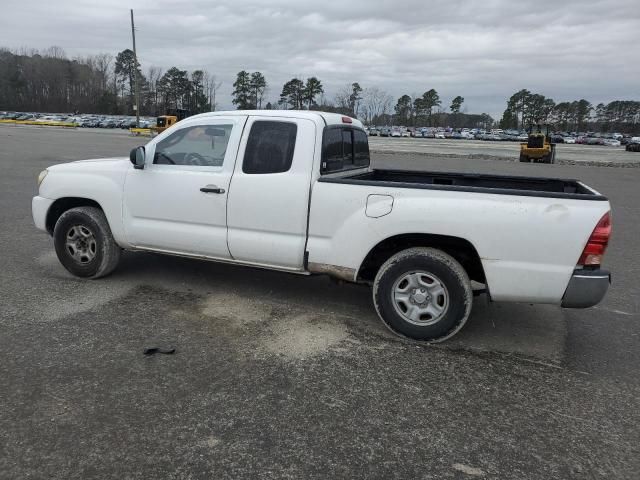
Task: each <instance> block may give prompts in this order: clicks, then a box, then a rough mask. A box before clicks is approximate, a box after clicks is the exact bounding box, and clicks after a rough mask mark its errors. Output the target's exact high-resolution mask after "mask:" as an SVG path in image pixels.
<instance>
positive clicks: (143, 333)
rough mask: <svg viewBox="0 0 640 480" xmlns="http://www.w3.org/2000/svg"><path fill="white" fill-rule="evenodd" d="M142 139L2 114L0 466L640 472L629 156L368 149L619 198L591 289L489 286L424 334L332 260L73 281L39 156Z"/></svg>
mask: <svg viewBox="0 0 640 480" xmlns="http://www.w3.org/2000/svg"><path fill="white" fill-rule="evenodd" d="M394 140H395V139H394ZM404 140H413V139H404ZM144 142H145V139H142V138H137V137H131V136H129V135H128V134H127V133H126V132H117V131H115V132H114V131H111V132H102V131H92V130H58V129H47V128H37V127H7V126H4V127H0V168H1V172H2V173H0V206H1V207H2V208H0V247H1V248H2V250H1V252H2V257H1V258H2V275H1V276H0V392H2V394H0V478H2V479H5V478H6V479H23V478H34V479H36V478H37V479H39V478H43V479H44V478H60V479H75V478H78V479H90V478H100V479H104V478H170V479H173V478H175V479H183V478H191V479H200V478H203V479H204V478H207V479H210V478H216V479H217V478H234V479H235V478H292V479H293V478H295V479H298V478H382V479H388V478H412V479H413V478H424V479H440V478H445V479H467V478H495V479H510V478H513V479H552V478H557V479H573V478H575V479H583V478H590V479H591V478H606V479H636V478H640V414H639V413H638V410H639V407H640V400H639V394H640V376H639V375H638V371H639V368H640V353H639V351H640V350H639V348H638V347H639V346H640V327H639V326H638V320H640V300H639V299H638V291H639V288H638V287H639V283H640V282H639V281H638V279H637V274H636V272H638V271H639V270H640V246H639V245H638V242H637V239H638V238H640V222H639V219H640V215H639V213H640V189H639V188H638V182H639V180H640V170H638V169H635V168H614V167H590V166H571V165H525V164H520V163H518V162H510V161H505V159H506V157H505V159H502V160H495V159H483V158H482V157H476V158H469V156H468V155H467V154H460V155H439V154H438V152H437V151H435V152H429V149H428V148H427V147H425V148H424V151H418V152H415V151H410V152H400V153H390V152H388V151H384V152H379V153H375V154H374V164H375V165H376V166H384V167H386V168H403V169H423V170H439V171H447V170H449V171H476V172H493V173H506V174H516V175H518V174H522V175H534V176H535V175H540V176H553V177H570V178H579V179H581V180H583V181H585V182H586V183H587V184H589V185H590V186H592V187H594V188H596V189H597V190H599V191H600V192H602V193H603V194H605V195H607V196H608V197H609V198H610V200H611V203H612V206H613V223H614V234H613V238H612V241H611V245H610V248H609V252H608V254H607V256H606V261H605V263H606V266H607V267H608V268H609V269H611V271H612V272H613V285H612V287H611V289H610V291H609V293H608V295H607V297H606V299H605V300H604V302H603V303H602V304H600V305H599V306H597V307H596V308H593V309H588V310H579V311H578V310H573V311H572V310H561V309H559V308H555V307H552V306H532V305H524V304H509V305H507V304H492V303H489V302H488V301H487V299H486V298H484V297H482V296H481V297H477V298H476V299H475V304H474V310H473V314H472V317H471V319H470V320H469V322H468V324H467V325H466V326H465V328H464V329H463V331H462V332H461V333H460V334H459V335H458V336H456V337H455V338H454V339H452V341H450V342H447V343H445V344H442V345H439V346H425V345H419V344H415V343H413V342H409V341H404V340H402V339H400V338H397V337H395V336H393V335H391V334H390V333H389V332H388V331H387V330H386V329H385V328H384V326H383V325H382V324H381V322H380V321H379V320H378V319H377V317H376V315H375V312H374V310H373V307H372V305H371V299H370V297H371V293H370V290H369V289H368V288H367V287H364V286H358V285H341V284H337V283H334V282H332V281H330V280H329V279H327V278H325V277H299V276H295V275H288V274H284V273H277V272H271V271H265V270H257V269H251V268H243V267H235V266H230V265H221V264H215V263H208V262H199V261H194V260H189V259H183V258H177V257H167V256H161V255H155V254H147V253H126V254H125V255H124V256H123V261H122V264H121V266H120V268H119V269H118V270H116V272H114V274H113V275H111V276H110V277H107V278H105V279H101V280H96V281H86V280H81V279H77V278H74V277H72V276H71V275H70V274H68V273H67V272H66V271H65V270H64V269H63V268H62V267H61V266H60V264H59V263H58V261H57V259H56V257H55V253H54V251H53V245H52V241H51V239H50V238H49V237H48V236H47V235H46V234H43V233H41V232H38V231H37V230H35V228H34V226H33V222H32V219H31V210H30V200H31V197H32V196H33V195H34V194H35V193H36V184H35V181H36V176H37V174H38V172H39V171H40V170H42V169H43V168H45V167H46V166H48V165H51V164H54V163H59V162H61V161H71V160H77V159H83V158H97V157H100V156H118V155H121V156H126V155H127V154H128V151H129V150H130V149H131V148H132V147H134V146H136V145H139V144H143V143H144ZM445 142H448V141H445ZM442 145H444V144H442ZM593 148H598V147H593ZM374 149H375V146H374ZM599 152H607V150H606V149H602V148H601V149H600V150H599ZM478 221H479V222H481V219H478ZM470 228H474V226H473V225H470ZM498 234H499V232H496V235H498ZM543 234H544V232H541V235H543ZM149 346H166V347H174V348H175V349H176V352H175V354H173V355H161V354H160V355H154V356H145V355H144V354H143V349H144V348H145V347H149Z"/></svg>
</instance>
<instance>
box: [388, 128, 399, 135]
mask: <svg viewBox="0 0 640 480" xmlns="http://www.w3.org/2000/svg"><path fill="white" fill-rule="evenodd" d="M389 136H391V137H401V136H402V132H401V131H400V129H399V128H398V127H391V132H390V133H389Z"/></svg>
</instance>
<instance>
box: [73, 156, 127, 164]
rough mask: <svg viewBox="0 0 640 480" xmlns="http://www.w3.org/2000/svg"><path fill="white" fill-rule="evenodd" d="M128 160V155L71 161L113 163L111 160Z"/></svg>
mask: <svg viewBox="0 0 640 480" xmlns="http://www.w3.org/2000/svg"><path fill="white" fill-rule="evenodd" d="M122 161H127V162H128V161H129V157H111V158H88V159H86V160H75V161H73V162H71V163H89V162H101V163H109V162H111V163H113V162H122Z"/></svg>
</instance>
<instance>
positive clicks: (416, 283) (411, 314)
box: [373, 248, 473, 342]
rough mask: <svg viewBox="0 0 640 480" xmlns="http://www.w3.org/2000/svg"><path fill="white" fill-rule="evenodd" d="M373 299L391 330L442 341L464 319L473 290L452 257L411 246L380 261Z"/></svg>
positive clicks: (382, 318)
mask: <svg viewBox="0 0 640 480" xmlns="http://www.w3.org/2000/svg"><path fill="white" fill-rule="evenodd" d="M373 301H374V304H375V307H376V310H377V312H378V315H379V317H380V319H381V320H382V321H383V322H384V323H385V325H387V326H388V327H389V328H390V329H391V330H392V331H393V332H395V333H397V334H399V335H403V336H406V337H409V338H412V339H414V340H423V341H429V342H441V341H444V340H446V339H448V338H450V337H452V336H453V335H455V334H456V333H457V332H458V331H459V330H460V329H461V328H462V327H463V326H464V324H465V323H466V321H467V319H468V318H469V314H470V313H471V305H472V303H473V291H472V290H471V282H470V281H469V277H468V276H467V273H466V271H465V270H464V268H463V267H462V266H461V265H460V264H459V263H458V262H457V261H456V260H455V259H454V258H453V257H451V256H450V255H447V254H446V253H444V252H442V251H440V250H436V249H433V248H410V249H408V250H404V251H402V252H400V253H398V254H396V255H394V256H393V257H391V258H390V259H389V260H387V261H386V262H385V263H384V265H382V267H380V270H379V271H378V274H377V275H376V278H375V281H374V285H373Z"/></svg>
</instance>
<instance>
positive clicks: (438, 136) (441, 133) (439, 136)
mask: <svg viewBox="0 0 640 480" xmlns="http://www.w3.org/2000/svg"><path fill="white" fill-rule="evenodd" d="M434 138H446V137H445V136H444V132H436V134H435V137H434Z"/></svg>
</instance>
